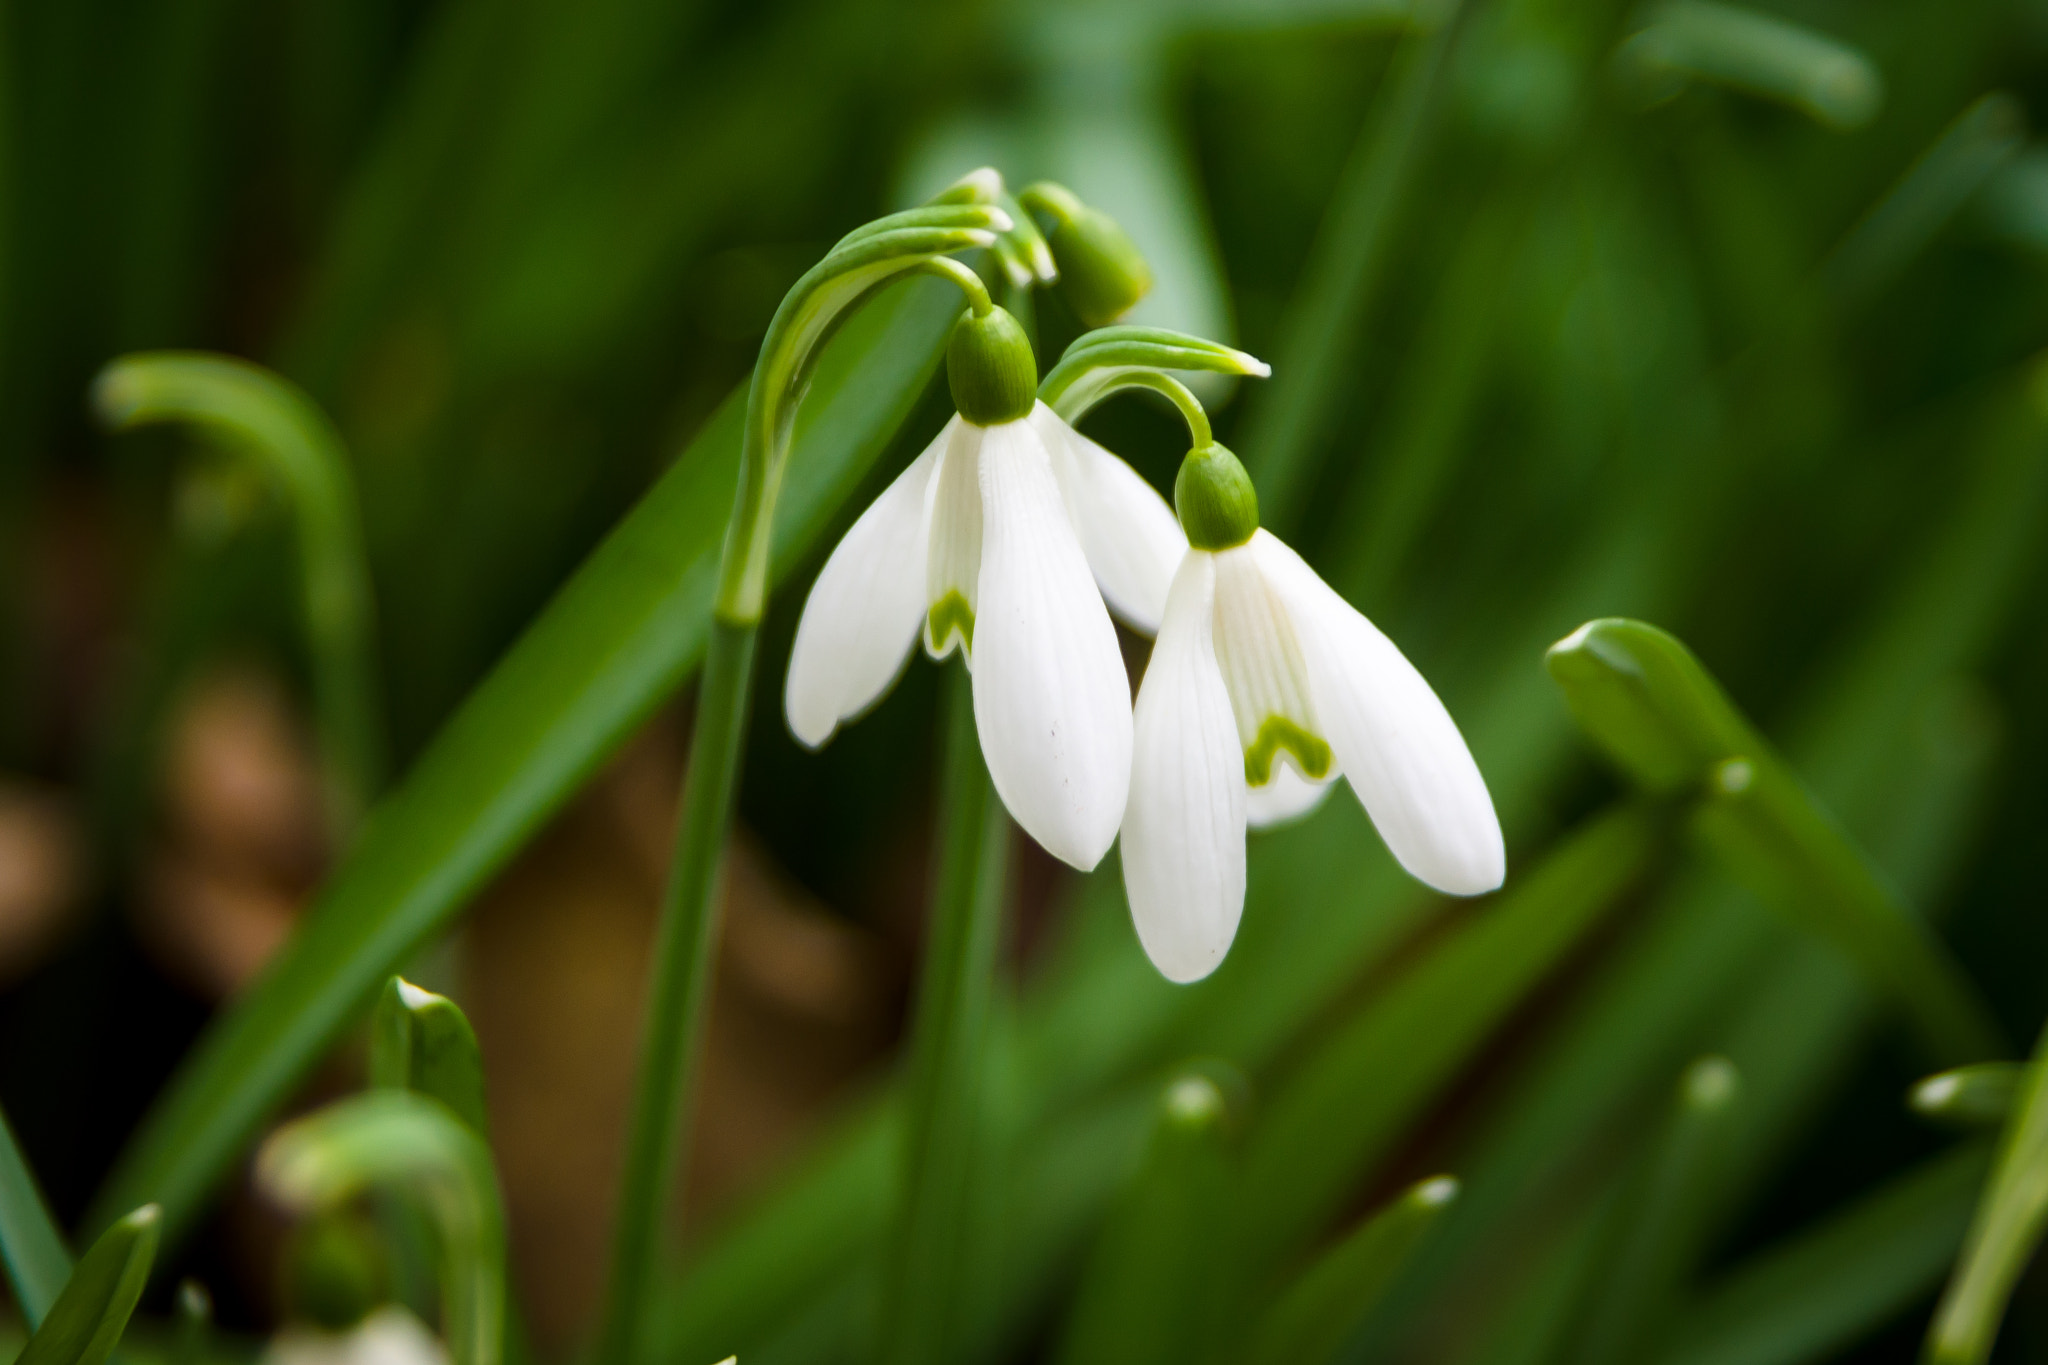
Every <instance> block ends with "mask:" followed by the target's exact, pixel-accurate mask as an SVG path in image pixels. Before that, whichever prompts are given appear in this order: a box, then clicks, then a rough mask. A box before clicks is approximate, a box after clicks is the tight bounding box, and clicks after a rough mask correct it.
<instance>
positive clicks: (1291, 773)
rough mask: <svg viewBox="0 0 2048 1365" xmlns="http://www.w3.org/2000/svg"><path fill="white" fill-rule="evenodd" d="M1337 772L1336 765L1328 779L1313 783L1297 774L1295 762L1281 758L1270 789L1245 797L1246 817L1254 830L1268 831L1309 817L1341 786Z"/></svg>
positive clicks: (1275, 765)
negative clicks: (1273, 826)
mask: <svg viewBox="0 0 2048 1365" xmlns="http://www.w3.org/2000/svg"><path fill="white" fill-rule="evenodd" d="M1337 772H1338V769H1337V765H1336V764H1334V763H1332V764H1331V765H1330V775H1329V776H1328V777H1326V778H1324V779H1323V780H1322V781H1320V782H1311V781H1310V780H1309V779H1307V778H1306V777H1303V776H1302V775H1301V774H1300V773H1299V772H1297V771H1296V770H1295V767H1294V762H1293V760H1292V758H1290V757H1285V756H1283V757H1281V758H1280V759H1278V760H1277V761H1275V762H1274V764H1273V776H1272V777H1271V778H1270V779H1269V780H1268V781H1267V783H1266V785H1265V786H1263V787H1253V788H1251V789H1250V790H1248V791H1247V792H1246V793H1245V816H1246V818H1247V819H1248V820H1249V821H1250V823H1251V827H1252V828H1253V829H1266V828H1268V827H1269V826H1272V825H1282V824H1285V823H1287V822H1288V821H1289V820H1298V819H1300V818H1301V817H1302V816H1304V815H1307V814H1308V813H1309V812H1310V811H1312V810H1314V809H1315V808H1316V807H1317V806H1320V805H1322V804H1323V798H1324V797H1326V796H1328V795H1329V794H1330V788H1331V787H1333V786H1335V785H1336V782H1337Z"/></svg>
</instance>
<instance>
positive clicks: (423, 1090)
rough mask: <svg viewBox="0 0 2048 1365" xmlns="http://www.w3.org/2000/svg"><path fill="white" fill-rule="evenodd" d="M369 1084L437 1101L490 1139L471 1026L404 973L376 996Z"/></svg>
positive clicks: (451, 1003) (480, 1065)
mask: <svg viewBox="0 0 2048 1365" xmlns="http://www.w3.org/2000/svg"><path fill="white" fill-rule="evenodd" d="M370 1084H371V1085H374V1086H380V1087H387V1088H390V1089H393V1090H411V1091H415V1092H417V1093H419V1094H422V1095H425V1096H427V1097H428V1098H430V1099H436V1100H439V1101H440V1102H441V1103H443V1104H445V1105H447V1106H448V1108H449V1111H450V1112H451V1113H453V1114H454V1115H455V1117H457V1118H459V1119H461V1120H462V1121H463V1122H464V1123H466V1124H468V1125H469V1130H470V1131H471V1132H473V1133H475V1134H476V1135H477V1136H478V1137H480V1138H483V1139H485V1140H486V1141H488V1140H489V1138H490V1117H489V1115H488V1113H487V1112H486V1111H485V1108H484V1059H483V1053H482V1051H481V1049H479V1048H478V1047H477V1042H476V1030H475V1029H473V1028H471V1027H470V1026H469V1020H468V1018H467V1017H466V1016H464V1014H463V1013H462V1010H461V1009H460V1008H458V1007H457V1005H456V1003H455V1002H454V1001H453V1000H450V999H449V998H448V997H447V996H445V995H436V994H434V993H433V992H432V991H429V990H422V989H421V988H419V987H418V986H415V985H413V984H412V982H410V981H407V980H406V979H405V978H403V977H398V976H394V977H392V978H391V980H390V982H389V983H388V984H387V985H386V986H385V987H384V993H383V994H382V995H380V996H379V997H378V998H377V1010H376V1013H375V1015H374V1016H373V1017H372V1018H371V1021H370Z"/></svg>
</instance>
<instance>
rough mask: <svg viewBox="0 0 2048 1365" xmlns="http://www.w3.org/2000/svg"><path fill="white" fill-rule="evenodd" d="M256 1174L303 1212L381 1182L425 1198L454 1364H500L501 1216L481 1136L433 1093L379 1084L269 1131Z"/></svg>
mask: <svg viewBox="0 0 2048 1365" xmlns="http://www.w3.org/2000/svg"><path fill="white" fill-rule="evenodd" d="M256 1176H257V1180H258V1181H259V1182H260V1183H261V1184H262V1186H263V1187H264V1189H265V1190H267V1191H268V1192H269V1193H270V1195H271V1196H272V1197H273V1198H275V1199H277V1200H278V1201H279V1202H280V1203H282V1204H284V1205H285V1206H286V1207H287V1208H289V1209H292V1210H293V1211H295V1212H298V1213H302V1214H310V1213H321V1212H325V1211H327V1210H330V1209H334V1208H338V1207H340V1206H342V1205H344V1204H346V1203H348V1202H350V1201H352V1200H354V1199H357V1198H359V1197H361V1196H362V1195H364V1194H366V1193H368V1192H370V1191H371V1190H374V1189H379V1188H390V1189H399V1190H403V1191H405V1192H407V1193H408V1194H411V1195H412V1196H414V1197H415V1198H417V1199H418V1200H419V1201H420V1204H421V1206H422V1207H424V1208H425V1209H426V1210H427V1212H428V1214H429V1216H430V1217H431V1218H432V1220H433V1223H434V1231H435V1234H436V1235H435V1241H436V1244H437V1246H438V1247H439V1250H440V1256H441V1315H442V1322H443V1329H444V1335H445V1336H446V1337H447V1340H448V1347H449V1351H450V1354H451V1355H452V1356H453V1357H454V1359H455V1362H456V1365H498V1362H499V1361H500V1360H501V1359H502V1358H503V1353H504V1342H505V1335H504V1334H505V1213H504V1204H503V1201H502V1200H501V1198H500V1197H499V1194H498V1178H497V1173H496V1171H495V1170H494V1169H493V1167H492V1164H491V1154H490V1150H489V1149H488V1148H487V1147H485V1146H484V1143H483V1139H482V1138H480V1137H478V1136H477V1135H476V1133H474V1132H473V1131H471V1130H470V1129H469V1128H468V1127H466V1126H464V1124H463V1123H462V1122H461V1121H460V1120H459V1119H457V1118H456V1117H455V1116H454V1115H453V1114H452V1113H450V1112H449V1111H448V1109H447V1108H446V1107H445V1106H443V1105H441V1104H438V1103H436V1102H435V1101H433V1100H429V1099H426V1098H423V1097H421V1096H419V1095H415V1094H412V1093H410V1092H408V1091H402V1090H375V1091H371V1092H369V1093H367V1094H363V1095H357V1096H355V1097H353V1098H351V1099H346V1100H342V1101H340V1102H339V1103H337V1104H332V1105H329V1106H328V1107H327V1108H325V1109H321V1110H318V1111H316V1112H314V1113H312V1114H309V1115H307V1116H306V1117H304V1118H302V1119H295V1120H294V1121H292V1122H291V1123H288V1124H286V1125H285V1126H284V1127H282V1128H280V1129H278V1130H277V1132H275V1133H273V1134H272V1135H271V1137H270V1139H269V1141H267V1142H265V1143H264V1144H263V1149H262V1151H261V1152H260V1153H258V1155H257V1163H256Z"/></svg>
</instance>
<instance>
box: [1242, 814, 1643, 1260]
mask: <svg viewBox="0 0 2048 1365" xmlns="http://www.w3.org/2000/svg"><path fill="white" fill-rule="evenodd" d="M1659 844H1660V838H1659V821H1658V817H1657V815H1656V814H1655V813H1654V812H1652V811H1650V810H1648V809H1645V808H1643V807H1639V806H1624V807H1621V808H1619V809H1617V810H1615V811H1612V812H1610V813H1608V814H1606V815H1603V816H1600V817H1599V818H1597V819H1595V820H1593V821H1591V822H1590V823H1588V824H1587V825H1586V826H1584V827H1583V828H1581V829H1580V830H1579V831H1578V832H1577V833H1575V834H1573V835H1572V836H1571V837H1570V838H1569V839H1567V840H1565V841H1564V842H1563V843H1562V844H1561V845H1560V846H1559V847H1558V848H1557V849H1555V850H1554V851H1553V852H1551V853H1550V854H1549V855H1548V856H1547V857H1546V858H1545V860H1544V861H1543V863H1542V865H1541V866H1539V867H1537V868H1535V869H1534V870H1532V871H1530V872H1526V873H1524V874H1522V876H1521V877H1520V878H1519V879H1518V880H1517V881H1516V883H1515V886H1514V889H1513V890H1511V891H1509V892H1507V893H1506V894H1505V895H1504V896H1502V897H1501V898H1500V899H1499V900H1498V901H1497V902H1496V903H1494V904H1491V905H1488V906H1484V907H1482V908H1480V909H1479V910H1478V911H1476V912H1475V914H1474V918H1473V919H1472V921H1471V922H1470V923H1468V924H1466V925H1464V926H1462V927H1461V928H1460V929H1459V931H1458V932H1457V933H1456V934H1454V935H1453V936H1451V937H1450V938H1449V939H1448V940H1447V941H1446V942H1445V943H1444V944H1443V945H1442V946H1441V947H1439V948H1438V949H1437V950H1436V951H1435V952H1433V953H1432V954H1430V956H1429V957H1428V958H1426V959H1425V960H1424V961H1423V962H1422V963H1421V964H1420V965H1418V966H1417V967H1416V968H1415V969H1414V970H1413V971H1411V972H1409V973H1408V974H1407V975H1405V976H1403V977H1401V978H1400V979H1398V980H1397V981H1395V982H1394V983H1393V984H1392V985H1391V986H1389V987H1387V988H1386V989H1385V990H1384V992H1382V993H1381V994H1380V995H1379V996H1378V997H1377V998H1376V999H1374V1000H1373V1001H1372V1002H1371V1003H1369V1004H1368V1005H1366V1006H1365V1008H1363V1009H1362V1010H1360V1011H1359V1012H1358V1013H1357V1014H1356V1015H1355V1016H1354V1017H1353V1018H1352V1019H1351V1020H1350V1021H1349V1022H1348V1023H1346V1024H1344V1025H1343V1026H1341V1027H1340V1028H1338V1029H1336V1030H1335V1031H1334V1032H1333V1033H1332V1035H1331V1036H1330V1037H1329V1039H1328V1040H1327V1041H1326V1042H1325V1043H1323V1044H1322V1046H1320V1047H1319V1048H1318V1049H1317V1050H1316V1051H1315V1052H1314V1053H1313V1054H1312V1055H1311V1056H1310V1058H1309V1060H1308V1061H1307V1062H1306V1063H1305V1064H1304V1065H1303V1066H1302V1067H1301V1068H1300V1070H1299V1071H1298V1072H1297V1073H1296V1074H1295V1075H1294V1076H1292V1077H1291V1078H1290V1079H1289V1080H1288V1081H1286V1082H1285V1083H1284V1084H1283V1085H1281V1087H1280V1088H1279V1089H1277V1090H1276V1091H1275V1093H1274V1095H1273V1098H1272V1101H1271V1103H1270V1104H1269V1106H1268V1107H1267V1108H1266V1110H1265V1112H1264V1113H1263V1114H1262V1116H1261V1118H1260V1121H1259V1123H1258V1124H1257V1126H1256V1128H1255V1129H1254V1131H1253V1133H1252V1136H1251V1144H1250V1148H1249V1151H1248V1153H1247V1163H1246V1177H1245V1179H1246V1195H1245V1207H1246V1220H1245V1229H1244V1236H1245V1241H1246V1245H1247V1248H1248V1250H1249V1254H1250V1255H1251V1256H1252V1258H1253V1263H1254V1265H1255V1266H1266V1267H1270V1266H1271V1265H1273V1264H1274V1263H1275V1262H1276V1261H1278V1260H1279V1259H1280V1258H1282V1257H1284V1256H1286V1255H1287V1254H1288V1253H1289V1252H1290V1251H1291V1250H1292V1248H1294V1247H1295V1246H1297V1245H1298V1244H1299V1243H1300V1242H1301V1241H1302V1240H1303V1239H1304V1238H1307V1237H1309V1236H1311V1235H1313V1234H1314V1233H1315V1232H1316V1231H1317V1230H1318V1225H1319V1223H1320V1222H1321V1221H1322V1220H1323V1219H1324V1218H1326V1217H1327V1216H1328V1213H1329V1210H1331V1209H1332V1208H1335V1207H1338V1206H1339V1205H1340V1203H1341V1201H1342V1199H1343V1196H1344V1194H1345V1192H1346V1191H1347V1190H1349V1189H1350V1188H1351V1187H1352V1186H1353V1185H1354V1184H1355V1183H1356V1182H1357V1180H1358V1179H1359V1177H1360V1175H1361V1174H1362V1173H1363V1172H1364V1171H1366V1170H1367V1169H1369V1168H1370V1167H1371V1165H1372V1164H1373V1163H1374V1162H1375V1161H1376V1160H1378V1159H1379V1158H1380V1157H1382V1156H1383V1155H1384V1154H1385V1153H1386V1151H1387V1150H1388V1148H1389V1147H1390V1146H1391V1145H1392V1143H1393V1142H1394V1141H1395V1139H1397V1138H1398V1137H1399V1136H1400V1134H1401V1133H1402V1132H1403V1131H1404V1130H1405V1129H1406V1128H1407V1126H1408V1124H1409V1123H1410V1122H1411V1121H1413V1119H1414V1118H1415V1117H1416V1115H1417V1114H1418V1112H1419V1111H1420V1110H1421V1109H1422V1108H1423V1107H1424V1106H1425V1105H1427V1104H1428V1103H1429V1102H1430V1101H1431V1100H1433V1099H1434V1098H1435V1097H1436V1096H1437V1095H1438V1094H1439V1093H1441V1091H1442V1089H1443V1088H1444V1087H1445V1086H1446V1085H1448V1084H1449V1083H1450V1081H1451V1080H1452V1078H1453V1077H1455V1076H1456V1074H1457V1071H1458V1069H1459V1068H1460V1067H1462V1066H1463V1065H1464V1064H1465V1063H1466V1062H1467V1061H1469V1060H1470V1058H1471V1056H1472V1054H1473V1053H1474V1052H1475V1051H1476V1050H1477V1049H1478V1048H1479V1047H1480V1046H1481V1045H1482V1044H1483V1043H1484V1042H1485V1041H1486V1039H1487V1038H1488V1037H1489V1036H1490V1035H1491V1033H1492V1031H1493V1029H1494V1026H1495V1025H1497V1024H1498V1023H1499V1022H1500V1020H1501V1019H1502V1018H1503V1017H1504V1016H1505V1015H1506V1014H1507V1013H1508V1011H1510V1010H1511V1009H1513V1008H1514V1007H1515V1005H1516V1004H1518V1003H1519V1002H1520V1001H1521V1000H1523V999H1524V998H1525V997H1526V996H1527V995H1528V993H1529V992H1530V991H1531V990H1533V989H1534V988H1535V987H1536V985H1537V983H1539V982H1540V981H1542V980H1543V979H1544V977H1545V976H1546V975H1547V974H1548V973H1549V971H1550V970H1551V969H1552V968H1553V967H1555V966H1556V965H1557V964H1558V963H1559V962H1560V961H1562V960H1563V959H1564V957H1565V956H1566V955H1567V954H1568V953H1570V952H1571V950H1572V949H1573V948H1574V947H1575V946H1577V945H1578V944H1579V943H1581V942H1582V941H1583V940H1584V938H1585V936H1586V934H1588V933H1589V932H1591V931H1592V929H1593V928H1594V927H1595V926H1596V925H1598V924H1599V923H1600V922H1601V920H1602V919H1603V918H1604V917H1605V916H1606V914H1607V913H1608V912H1609V911H1611V910H1613V909H1614V908H1615V906H1616V905H1617V904H1618V903H1619V902H1620V901H1621V899H1622V896H1623V893H1624V892H1626V891H1627V890H1628V889H1629V887H1630V886H1631V885H1632V884H1633V883H1634V882H1635V881H1636V879H1637V878H1638V877H1640V876H1641V875H1642V874H1643V873H1644V871H1645V870H1646V869H1647V868H1648V867H1649V865H1650V863H1651V861H1652V860H1653V858H1654V856H1655V854H1656V852H1657V850H1658V848H1659Z"/></svg>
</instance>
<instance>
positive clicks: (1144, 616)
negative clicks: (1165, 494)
mask: <svg viewBox="0 0 2048 1365" xmlns="http://www.w3.org/2000/svg"><path fill="white" fill-rule="evenodd" d="M1031 425H1032V426H1033V427H1035V428H1037V430H1038V434H1039V435H1040V437H1041V438H1043V439H1044V441H1045V444H1046V448H1047V449H1048V450H1049V451H1051V452H1052V468H1053V473H1054V475H1055V476H1057V477H1058V479H1059V481H1060V493H1061V495H1062V496H1063V497H1064V498H1065V499H1066V503H1067V514H1068V515H1069V516H1071V517H1072V518H1073V521H1074V531H1075V533H1076V534H1078V535H1079V536H1080V538H1081V549H1082V550H1083V551H1084V552H1085V553H1086V554H1087V556H1088V567H1089V568H1090V569H1091V570H1093V571H1094V574H1095V581H1096V583H1097V584H1098V585H1100V587H1101V588H1102V596H1103V598H1104V599H1105V600H1107V601H1108V603H1109V609H1110V610H1111V611H1113V612H1115V613H1116V614H1117V616H1118V617H1119V618H1120V619H1121V620H1122V621H1123V622H1124V624H1126V625H1128V626H1130V627H1131V628H1132V629H1133V630H1141V631H1143V632H1145V634H1147V635H1156V634H1158V633H1159V619H1160V616H1161V614H1162V613H1163V612H1164V611H1165V610H1166V590H1167V588H1168V587H1169V586H1170V585H1171V584H1172V583H1173V573H1174V570H1175V569H1177V568H1179V567H1180V561H1181V556H1182V555H1185V554H1186V553H1187V550H1188V538H1187V537H1186V536H1185V535H1183V534H1182V533H1181V529H1180V520H1179V518H1177V517H1175V516H1174V514H1173V508H1171V507H1169V506H1168V505H1167V502H1166V499H1165V498H1162V497H1160V496H1159V493H1158V492H1157V490H1155V489H1154V488H1153V487H1152V485H1151V484H1149V483H1146V482H1145V480H1144V478H1143V477H1142V476H1141V475H1140V474H1139V473H1138V471H1137V470H1135V469H1133V468H1131V467H1130V466H1129V465H1127V464H1125V463H1124V462H1123V461H1122V460H1119V459H1118V458H1117V457H1116V456H1114V455H1112V454H1110V453H1109V452H1108V451H1106V450H1104V449H1103V448H1102V447H1101V446H1099V445H1097V444H1095V442H1093V441H1091V440H1089V439H1088V438H1087V437H1086V436H1083V435H1082V434H1081V433H1080V432H1078V431H1075V430H1074V429H1073V428H1072V427H1070V426H1068V425H1067V424H1066V423H1065V422H1063V421H1061V420H1060V416H1059V414H1058V413H1056V412H1054V411H1053V410H1052V409H1051V408H1049V407H1047V406H1046V405H1045V404H1043V403H1040V404H1039V405H1038V406H1037V407H1036V408H1034V409H1032V412H1031Z"/></svg>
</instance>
